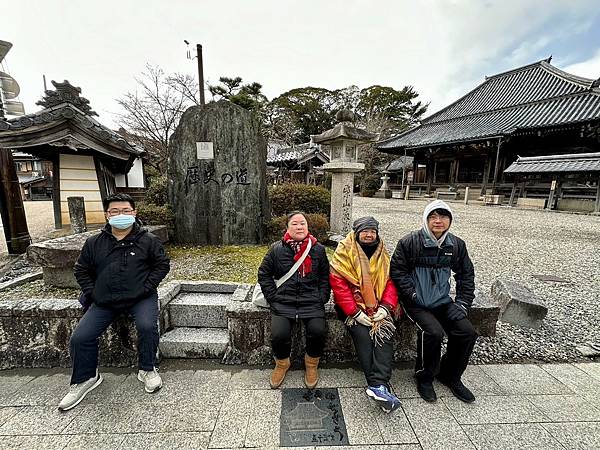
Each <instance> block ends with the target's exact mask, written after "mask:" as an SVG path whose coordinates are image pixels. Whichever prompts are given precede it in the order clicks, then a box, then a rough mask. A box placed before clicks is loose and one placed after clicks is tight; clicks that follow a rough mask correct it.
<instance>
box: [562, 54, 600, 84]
mask: <svg viewBox="0 0 600 450" xmlns="http://www.w3.org/2000/svg"><path fill="white" fill-rule="evenodd" d="M563 70H564V71H565V72H569V73H572V74H573V75H578V76H580V77H586V78H591V79H593V80H597V79H598V78H600V49H599V50H598V51H597V52H596V54H595V55H593V56H592V57H591V58H589V59H588V60H586V61H581V62H578V63H575V64H571V65H570V66H567V67H565V68H563Z"/></svg>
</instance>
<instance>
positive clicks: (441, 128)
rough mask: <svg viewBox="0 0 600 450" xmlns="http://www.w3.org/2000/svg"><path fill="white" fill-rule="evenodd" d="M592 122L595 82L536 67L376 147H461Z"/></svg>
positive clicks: (598, 108) (597, 108)
mask: <svg viewBox="0 0 600 450" xmlns="http://www.w3.org/2000/svg"><path fill="white" fill-rule="evenodd" d="M591 120H600V89H599V88H598V80H596V81H594V80H590V79H587V78H581V77H577V76H575V75H571V74H568V73H566V72H563V71H562V70H559V69H557V68H556V67H554V66H552V65H550V64H549V63H548V62H547V61H540V62H537V63H534V64H530V65H528V66H524V67H520V68H518V69H515V70H511V71H509V72H504V73H501V74H498V75H494V76H492V77H488V78H486V80H485V81H484V82H483V83H482V84H480V85H479V86H477V87H476V88H475V89H473V90H472V91H471V92H469V93H468V94H466V95H465V96H463V97H462V98H460V99H459V100H457V101H456V102H454V103H452V104H451V105H449V106H447V107H446V108H444V109H442V110H441V111H439V112H437V113H435V114H433V115H431V116H429V117H428V118H426V119H424V120H423V121H422V123H421V125H419V126H417V127H415V128H413V129H411V130H409V131H406V132H404V133H402V134H401V135H399V136H396V137H394V138H391V139H388V140H386V141H382V142H380V143H379V144H378V145H377V147H378V148H379V149H381V150H385V149H398V148H405V147H408V148H411V147H422V146H429V145H439V144H444V143H451V142H463V141H470V140H476V139H484V138H488V137H497V136H503V135H508V134H511V133H514V132H515V131H518V130H520V129H528V128H540V127H548V126H560V125H566V124H570V123H577V122H586V121H591Z"/></svg>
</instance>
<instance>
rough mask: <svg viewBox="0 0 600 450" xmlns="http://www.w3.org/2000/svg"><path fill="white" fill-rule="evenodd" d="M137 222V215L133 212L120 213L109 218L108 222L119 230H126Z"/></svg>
mask: <svg viewBox="0 0 600 450" xmlns="http://www.w3.org/2000/svg"><path fill="white" fill-rule="evenodd" d="M134 222H135V216H132V215H131V214H119V215H118V216H113V217H111V218H110V219H108V223H109V224H110V226H111V227H115V228H116V229H118V230H126V229H127V228H129V227H130V226H131V225H133V224H134Z"/></svg>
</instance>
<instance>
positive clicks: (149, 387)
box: [137, 367, 162, 394]
mask: <svg viewBox="0 0 600 450" xmlns="http://www.w3.org/2000/svg"><path fill="white" fill-rule="evenodd" d="M137 378H138V380H140V381H141V382H142V383H144V390H145V391H146V392H147V393H149V394H152V393H153V392H156V391H158V390H159V389H160V388H161V387H162V379H161V378H160V375H159V374H158V372H157V371H156V367H155V368H154V369H153V370H150V371H146V370H139V371H138V376H137Z"/></svg>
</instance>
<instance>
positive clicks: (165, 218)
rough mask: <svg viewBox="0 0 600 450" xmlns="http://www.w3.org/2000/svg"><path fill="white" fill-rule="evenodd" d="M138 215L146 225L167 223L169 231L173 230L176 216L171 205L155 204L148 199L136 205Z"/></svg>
mask: <svg viewBox="0 0 600 450" xmlns="http://www.w3.org/2000/svg"><path fill="white" fill-rule="evenodd" d="M136 209H137V216H138V217H139V218H140V219H141V221H142V222H143V223H144V225H166V226H167V228H168V229H169V232H172V231H173V226H174V223H175V221H174V218H173V211H172V210H171V206H170V205H161V206H158V205H155V204H153V203H148V202H146V201H143V202H139V203H138V204H137V205H136Z"/></svg>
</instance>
